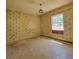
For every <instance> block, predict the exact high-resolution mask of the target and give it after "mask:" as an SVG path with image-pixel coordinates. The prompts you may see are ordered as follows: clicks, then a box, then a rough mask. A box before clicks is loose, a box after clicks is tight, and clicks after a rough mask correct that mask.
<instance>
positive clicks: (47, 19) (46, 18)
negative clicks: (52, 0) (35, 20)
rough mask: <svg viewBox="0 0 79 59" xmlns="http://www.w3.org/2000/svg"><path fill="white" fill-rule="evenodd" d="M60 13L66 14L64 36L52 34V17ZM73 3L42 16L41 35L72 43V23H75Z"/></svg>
mask: <svg viewBox="0 0 79 59" xmlns="http://www.w3.org/2000/svg"><path fill="white" fill-rule="evenodd" d="M59 13H64V27H65V28H64V29H65V31H64V34H56V33H53V32H52V26H51V16H52V15H55V14H59ZM72 18H73V12H72V3H70V4H68V5H65V6H63V7H60V8H57V9H54V10H52V11H50V12H48V13H46V14H43V15H41V16H40V19H41V20H40V22H41V35H43V36H48V37H51V38H56V39H60V40H64V41H69V42H72V41H73V38H72V36H73V35H72V29H73V28H72V26H73V25H72V23H73V19H72Z"/></svg>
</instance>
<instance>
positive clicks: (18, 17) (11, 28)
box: [6, 9, 40, 43]
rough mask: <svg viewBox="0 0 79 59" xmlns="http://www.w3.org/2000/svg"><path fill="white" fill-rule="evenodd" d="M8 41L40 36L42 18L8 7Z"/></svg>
mask: <svg viewBox="0 0 79 59" xmlns="http://www.w3.org/2000/svg"><path fill="white" fill-rule="evenodd" d="M6 12H7V14H6V17H7V25H6V27H7V43H11V42H14V41H17V40H22V39H27V38H33V37H37V36H40V19H39V17H38V16H35V15H28V14H24V13H22V12H17V11H12V10H9V9H7V11H6Z"/></svg>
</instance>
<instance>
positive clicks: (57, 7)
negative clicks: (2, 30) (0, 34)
mask: <svg viewBox="0 0 79 59" xmlns="http://www.w3.org/2000/svg"><path fill="white" fill-rule="evenodd" d="M6 38H7V39H6V58H7V59H73V0H6Z"/></svg>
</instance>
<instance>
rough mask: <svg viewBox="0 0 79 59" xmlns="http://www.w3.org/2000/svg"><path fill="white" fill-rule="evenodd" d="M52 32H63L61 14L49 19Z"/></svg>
mask: <svg viewBox="0 0 79 59" xmlns="http://www.w3.org/2000/svg"><path fill="white" fill-rule="evenodd" d="M51 21H52V30H58V31H64V24H63V23H64V21H63V14H57V15H53V16H52V17H51Z"/></svg>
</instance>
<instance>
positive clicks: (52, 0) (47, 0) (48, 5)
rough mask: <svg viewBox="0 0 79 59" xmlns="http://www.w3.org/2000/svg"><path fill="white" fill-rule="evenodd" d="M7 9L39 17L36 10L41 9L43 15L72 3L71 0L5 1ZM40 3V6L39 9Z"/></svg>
mask: <svg viewBox="0 0 79 59" xmlns="http://www.w3.org/2000/svg"><path fill="white" fill-rule="evenodd" d="M6 1H7V8H8V9H10V10H16V11H21V12H24V13H28V14H33V15H39V12H38V10H39V9H40V8H42V9H43V10H44V13H45V12H47V11H50V10H52V9H55V8H58V7H60V6H62V5H65V4H68V3H70V2H72V0H6ZM40 3H42V6H41V7H40V5H39V4H40Z"/></svg>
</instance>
